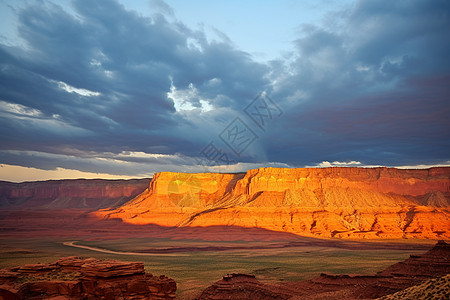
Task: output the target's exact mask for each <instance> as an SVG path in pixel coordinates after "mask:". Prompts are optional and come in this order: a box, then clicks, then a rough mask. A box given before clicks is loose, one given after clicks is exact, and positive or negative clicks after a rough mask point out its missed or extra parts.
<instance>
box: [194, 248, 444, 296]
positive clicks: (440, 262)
mask: <svg viewBox="0 0 450 300" xmlns="http://www.w3.org/2000/svg"><path fill="white" fill-rule="evenodd" d="M449 257H450V245H449V244H447V243H445V242H443V241H440V242H439V243H438V244H437V245H436V246H435V247H434V248H433V249H431V250H430V251H428V252H426V253H425V254H423V255H415V256H411V257H410V258H409V259H407V260H405V261H404V262H401V263H397V264H394V265H392V266H391V267H389V268H387V269H386V270H384V271H381V272H378V273H377V274H375V275H330V274H321V275H320V276H318V277H316V278H314V279H311V280H307V281H301V282H292V283H284V284H278V285H269V284H264V283H261V282H259V281H258V280H257V278H255V277H254V276H252V275H243V274H239V275H234V274H233V275H231V276H225V277H224V278H223V279H222V280H220V281H218V282H216V283H214V284H213V285H211V286H210V287H208V288H207V289H206V290H205V291H203V293H202V294H201V295H200V297H199V299H203V300H212V299H215V300H219V299H315V300H317V299H327V300H330V299H375V298H378V297H383V296H386V295H389V294H393V293H397V292H399V291H402V290H405V289H406V288H409V287H412V286H416V285H420V284H423V283H424V282H428V283H427V284H426V285H425V286H426V287H431V286H433V288H434V289H435V290H436V291H435V293H434V294H431V293H432V291H431V290H428V292H427V291H425V294H429V296H430V297H427V298H414V297H413V298H407V299H434V298H433V297H432V296H433V295H435V296H436V297H437V296H438V295H440V296H439V297H441V296H443V297H442V298H436V299H448V298H445V296H446V295H447V297H448V289H447V290H446V289H445V286H448V275H447V274H450V261H449ZM446 275H447V277H443V276H446ZM436 278H443V279H436ZM432 279H436V280H434V281H430V280H432ZM443 287H444V288H443ZM412 291H417V289H416V290H414V289H411V290H408V291H405V294H409V293H411V292H412ZM438 291H439V293H438V294H437V292H438ZM422 292H423V289H422ZM398 294H401V293H398ZM258 297H261V298H258ZM385 299H397V298H388V297H386V298H385Z"/></svg>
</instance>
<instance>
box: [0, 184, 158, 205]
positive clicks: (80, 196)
mask: <svg viewBox="0 0 450 300" xmlns="http://www.w3.org/2000/svg"><path fill="white" fill-rule="evenodd" d="M150 180H151V179H149V178H146V179H131V180H107V179H66V180H47V181H31V182H23V183H13V182H6V181H0V208H1V209H36V208H39V209H67V208H82V209H100V208H106V207H116V206H120V205H122V204H123V203H125V202H127V201H128V200H130V199H131V198H133V197H135V196H136V195H138V194H140V193H141V192H143V191H144V190H145V189H146V188H147V187H148V184H149V182H150Z"/></svg>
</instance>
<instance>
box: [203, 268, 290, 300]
mask: <svg viewBox="0 0 450 300" xmlns="http://www.w3.org/2000/svg"><path fill="white" fill-rule="evenodd" d="M291 297H292V295H290V294H287V293H284V292H283V291H282V290H281V288H279V287H277V286H271V285H267V284H262V283H261V282H259V281H258V280H256V278H255V276H253V275H247V274H229V275H226V276H224V277H223V278H222V280H219V281H217V282H216V283H214V284H213V285H212V286H210V287H208V288H207V289H206V290H204V291H203V293H202V294H201V295H200V297H199V298H198V299H199V300H213V299H214V300H219V299H220V300H221V299H239V300H285V299H289V298H291Z"/></svg>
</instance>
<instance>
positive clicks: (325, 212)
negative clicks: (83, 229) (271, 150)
mask: <svg viewBox="0 0 450 300" xmlns="http://www.w3.org/2000/svg"><path fill="white" fill-rule="evenodd" d="M449 199H450V168H431V169H426V170H401V169H394V168H324V169H317V168H309V169H283V168H260V169H255V170H249V171H247V172H246V173H245V174H244V173H241V174H218V173H197V174H184V173H170V172H162V173H159V174H156V175H155V176H154V178H153V180H152V182H151V183H150V186H149V188H148V189H147V190H145V191H144V192H143V193H142V194H140V195H139V196H137V197H136V198H134V199H133V200H131V201H130V202H128V203H126V204H125V205H123V206H121V207H120V208H118V209H114V210H103V211H99V212H97V213H96V214H97V215H98V216H101V217H106V218H121V219H122V220H124V221H126V222H129V223H135V224H146V223H155V224H159V225H164V226H212V225H236V226H243V227H261V228H266V229H271V230H276V231H286V232H291V233H295V234H300V235H309V236H321V237H340V238H442V237H447V238H448V237H450V214H449V203H450V201H449Z"/></svg>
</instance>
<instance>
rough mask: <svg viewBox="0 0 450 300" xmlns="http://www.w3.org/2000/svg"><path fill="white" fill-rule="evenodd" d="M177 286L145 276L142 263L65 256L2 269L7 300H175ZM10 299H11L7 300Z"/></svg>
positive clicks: (0, 284) (1, 290) (0, 283)
mask: <svg viewBox="0 0 450 300" xmlns="http://www.w3.org/2000/svg"><path fill="white" fill-rule="evenodd" d="M175 293H176V283H175V281H174V280H173V279H170V278H168V277H165V276H159V277H156V276H153V275H151V274H146V273H145V271H144V265H143V264H142V263H140V262H122V261H115V260H103V261H102V260H99V259H95V258H88V259H82V258H79V257H66V258H62V259H60V260H58V261H57V262H56V263H52V264H33V265H24V266H21V267H17V268H12V269H3V270H0V296H2V297H4V299H49V298H52V297H62V299H64V297H66V298H69V299H161V300H163V299H174V298H175V297H176V296H175ZM6 297H10V298H6Z"/></svg>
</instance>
